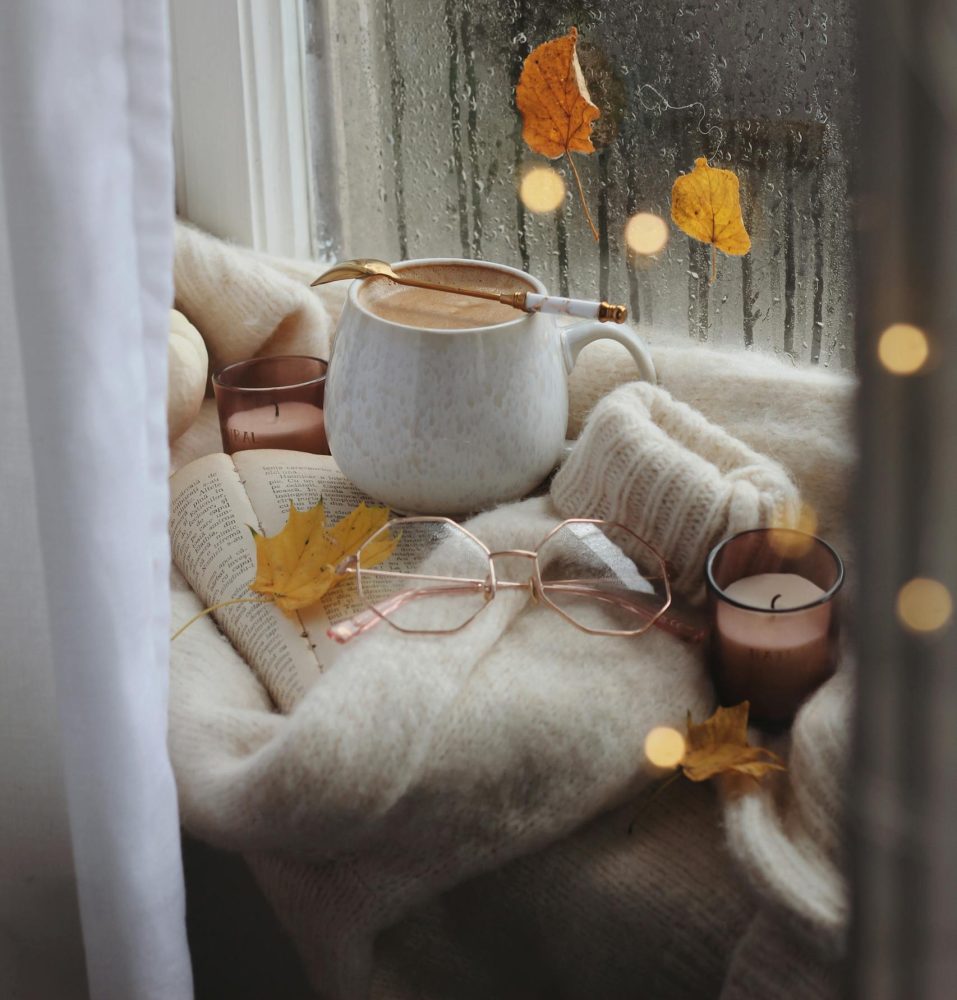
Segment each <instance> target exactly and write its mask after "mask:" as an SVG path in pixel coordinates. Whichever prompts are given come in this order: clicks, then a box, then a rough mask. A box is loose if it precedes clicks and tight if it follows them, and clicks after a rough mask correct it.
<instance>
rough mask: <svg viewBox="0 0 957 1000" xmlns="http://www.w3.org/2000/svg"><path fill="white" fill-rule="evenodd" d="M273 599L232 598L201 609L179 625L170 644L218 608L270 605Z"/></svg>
mask: <svg viewBox="0 0 957 1000" xmlns="http://www.w3.org/2000/svg"><path fill="white" fill-rule="evenodd" d="M272 602H273V598H271V597H234V598H233V599H232V600H231V601H220V603H219V604H214V605H213V606H212V607H211V608H203V610H202V611H200V613H199V614H198V615H193V617H192V618H190V620H189V621H188V622H187V623H186V624H185V625H180V627H179V628H178V629H177V630H176V631H175V632H174V633H173V634H172V635H171V636H170V640H169V641H170V642H173V641H174V640H175V639H178V638H179V637H180V636H181V635H182V634H183V633H184V632H185V631H186V630H187V629H188V628H189V627H190V625H192V624H193V622H198V621H199V620H200V618H202V617H203V615H208V614H210V612H213V611H219V609H220V608H228V607H229V606H230V605H231V604H272Z"/></svg>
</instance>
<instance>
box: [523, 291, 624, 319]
mask: <svg viewBox="0 0 957 1000" xmlns="http://www.w3.org/2000/svg"><path fill="white" fill-rule="evenodd" d="M525 308H526V309H527V310H528V311H529V312H543V313H552V314H557V315H562V316H577V317H578V318H579V319H600V320H605V321H611V322H615V323H622V322H624V321H625V320H626V319H627V318H628V310H627V309H626V308H625V307H624V306H613V305H609V304H608V303H607V302H590V301H588V300H587V299H566V298H562V297H561V296H559V295H538V294H536V293H535V292H529V293H528V294H527V295H526V296H525Z"/></svg>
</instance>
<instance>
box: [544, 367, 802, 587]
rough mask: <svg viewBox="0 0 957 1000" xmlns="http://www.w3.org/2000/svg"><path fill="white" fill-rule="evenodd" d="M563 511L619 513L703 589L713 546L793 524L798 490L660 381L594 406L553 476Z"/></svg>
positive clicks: (679, 583)
mask: <svg viewBox="0 0 957 1000" xmlns="http://www.w3.org/2000/svg"><path fill="white" fill-rule="evenodd" d="M552 500H553V501H554V503H555V507H556V508H557V510H558V511H559V512H560V513H561V514H563V515H565V516H566V517H602V518H605V519H607V520H609V521H618V522H620V523H622V524H624V525H625V526H626V527H628V528H631V530H632V531H634V532H635V533H636V534H638V535H640V536H641V537H642V538H644V539H645V540H646V541H648V542H650V543H651V544H652V545H653V546H654V547H655V548H656V549H658V551H659V552H662V553H666V554H667V559H668V565H669V567H670V568H671V570H672V572H673V573H674V577H673V580H672V583H673V586H674V587H675V589H676V590H677V591H678V592H679V593H685V594H688V595H690V596H692V597H700V596H702V594H703V589H704V578H703V572H704V563H705V559H706V558H707V555H708V552H709V551H710V550H711V548H712V547H713V546H714V545H715V544H717V542H719V541H720V540H721V539H722V538H724V537H725V536H726V535H729V534H733V533H734V532H736V531H742V530H744V529H745V528H755V527H764V526H766V525H768V524H772V523H774V524H779V525H787V526H790V525H792V524H793V523H795V522H796V520H797V517H798V512H799V502H798V492H797V488H796V487H795V485H794V484H793V483H792V482H791V480H790V479H789V478H788V474H787V473H786V472H785V471H784V469H782V468H781V466H780V465H778V463H777V462H774V461H772V460H771V459H769V458H765V457H764V456H763V455H759V454H758V453H757V452H755V451H752V450H751V449H750V448H748V447H747V445H745V444H743V443H742V442H741V441H738V440H737V439H736V438H733V437H731V436H730V435H729V434H727V433H726V432H725V431H723V430H722V429H721V428H720V427H718V426H717V425H716V424H713V423H711V422H710V421H709V420H707V419H706V418H705V417H704V416H702V414H700V413H698V412H697V411H696V410H693V409H692V408H691V407H690V406H687V405H686V404H684V403H680V402H678V401H677V400H675V399H672V397H671V395H670V394H669V393H668V392H667V391H666V390H664V389H661V388H659V387H658V386H653V385H648V384H647V383H644V382H635V383H632V384H630V385H624V386H622V387H621V388H619V389H616V390H615V391H614V392H612V393H611V394H610V395H608V396H607V397H605V399H603V400H602V401H601V402H600V403H599V404H598V405H597V406H596V407H595V409H594V410H593V411H592V413H591V416H589V418H588V420H587V421H586V423H585V427H584V430H583V431H582V436H581V439H580V441H579V443H578V446H577V447H576V448H575V449H574V451H573V452H572V454H571V455H570V456H569V458H568V460H567V461H566V462H565V464H564V465H563V466H562V468H561V469H560V470H559V472H558V475H557V476H556V477H555V480H554V482H553V483H552Z"/></svg>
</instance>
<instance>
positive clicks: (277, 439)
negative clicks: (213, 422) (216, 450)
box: [226, 400, 329, 454]
mask: <svg viewBox="0 0 957 1000" xmlns="http://www.w3.org/2000/svg"><path fill="white" fill-rule="evenodd" d="M226 436H227V438H228V439H229V443H230V447H231V449H232V451H246V450H247V449H250V448H288V449H290V450H291V451H309V452H312V453H313V454H324V453H326V452H328V450H329V446H328V443H327V441H326V424H325V419H324V415H323V412H322V410H321V409H320V408H319V407H318V406H313V405H312V404H311V403H301V402H298V401H295V400H293V401H290V402H282V403H270V404H269V405H268V406H257V407H255V408H254V409H252V410H241V411H239V412H237V413H233V414H230V416H229V417H228V419H227V420H226Z"/></svg>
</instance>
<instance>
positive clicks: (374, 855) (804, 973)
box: [170, 231, 852, 1000]
mask: <svg viewBox="0 0 957 1000" xmlns="http://www.w3.org/2000/svg"><path fill="white" fill-rule="evenodd" d="M180 235H181V242H180V249H179V250H178V259H177V301H178V304H179V306H180V308H182V309H183V311H184V312H186V314H187V315H188V316H189V317H190V319H191V320H192V321H193V322H194V323H196V325H197V326H198V327H199V329H200V331H201V332H202V333H203V335H204V337H205V338H206V341H207V344H208V345H209V346H210V352H211V355H212V356H213V357H216V358H219V359H221V360H227V359H230V358H231V356H232V355H231V351H233V346H232V339H233V338H234V337H235V336H236V330H237V329H239V330H241V331H243V336H244V337H245V338H246V340H245V342H244V345H243V350H242V353H244V354H251V353H256V352H257V351H260V350H270V347H269V343H270V341H272V343H273V346H274V345H275V344H276V343H278V342H280V341H277V340H275V338H276V337H277V331H278V332H279V333H278V335H279V336H280V337H281V338H282V337H285V336H286V334H287V332H288V331H289V330H290V329H291V328H295V329H296V330H297V331H298V333H297V336H299V335H301V336H302V338H304V339H303V346H305V347H306V349H309V350H316V351H318V352H321V351H322V349H323V347H324V345H325V344H326V343H327V338H328V335H329V327H330V320H331V317H332V316H333V315H334V313H335V310H336V300H329V299H326V300H318V301H317V304H316V307H315V308H314V309H313V307H312V306H304V305H303V302H304V301H305V299H304V297H305V298H306V299H308V297H309V295H310V293H308V292H306V291H305V290H304V289H303V287H302V284H301V281H300V283H299V284H298V285H297V284H296V271H297V268H296V267H295V265H289V264H285V265H283V267H284V268H285V272H284V273H281V272H280V270H278V269H277V270H276V271H275V273H270V272H269V266H270V265H269V264H268V262H265V261H263V260H262V259H260V258H256V257H254V256H252V255H249V254H248V253H245V252H242V251H234V250H232V249H230V248H227V247H225V246H223V245H222V244H218V243H215V242H213V241H209V240H208V238H206V237H201V236H198V235H196V234H195V232H194V231H189V232H183V233H181V234H180ZM207 250H208V251H209V254H210V259H211V260H213V263H215V266H213V263H208V264H203V262H204V260H205V255H206V252H207ZM187 253H188V254H189V255H190V256H191V258H192V259H193V261H195V260H196V259H199V261H200V264H203V266H207V267H208V270H207V271H206V272H205V273H206V274H208V275H211V276H213V275H214V276H215V277H214V278H213V277H210V279H209V280H208V281H207V282H206V283H203V282H200V281H198V279H196V277H195V271H194V269H193V265H192V264H190V265H189V266H188V267H187V265H186V263H185V260H186V257H185V256H184V255H185V254H187ZM252 265H255V269H256V270H257V273H258V275H259V278H260V279H262V280H261V283H260V284H259V285H257V288H258V291H257V293H256V295H255V296H254V299H253V301H251V302H250V303H249V305H248V309H249V310H250V312H251V314H254V316H255V323H253V322H247V321H246V320H244V318H243V316H242V315H241V314H240V315H237V312H236V302H235V294H234V293H235V289H236V287H237V285H241V284H242V282H243V280H244V278H243V276H244V274H246V273H247V269H248V268H249V267H250V266H252ZM184 269H185V270H188V271H189V276H190V277H189V280H182V281H181V280H180V276H181V272H182V271H183V270H184ZM311 276H312V269H311V268H310V269H308V270H307V271H306V273H305V274H304V275H302V277H311ZM257 280H259V279H257ZM274 287H275V288H276V289H277V290H278V291H277V293H276V295H275V297H273V296H272V294H271V292H272V289H273V288H274ZM225 299H229V300H230V301H229V302H226V301H224V300H225ZM286 310H292V312H289V313H287V312H286ZM290 315H292V316H294V317H296V318H295V319H294V320H290V319H289V316H290ZM304 316H305V317H307V319H306V320H303V317H304ZM300 323H305V325H304V326H300V325H299V324H300ZM253 330H255V331H256V332H255V335H253V333H251V332H250V331H253ZM281 342H282V343H283V345H284V349H289V348H292V347H295V348H296V349H300V348H299V342H297V341H296V340H295V338H294V337H292V335H289V339H285V340H282V341H281ZM654 354H655V362H656V365H657V367H658V369H659V373H660V377H661V382H662V384H663V385H664V386H665V387H666V389H667V390H668V391H669V392H670V393H671V394H672V395H673V396H674V397H675V398H676V399H678V400H683V401H684V402H685V403H689V404H691V405H693V406H694V407H695V408H696V409H697V410H699V411H700V412H701V413H702V414H703V417H704V418H707V420H708V421H711V422H712V423H714V424H720V425H721V426H722V427H723V428H724V430H725V431H727V432H728V433H729V434H730V435H732V436H733V437H735V438H737V439H739V440H740V441H741V442H743V443H744V445H746V446H747V448H748V449H752V450H753V451H754V452H755V453H757V455H758V456H761V455H763V456H770V457H771V458H773V459H774V461H775V462H776V463H780V465H781V466H782V467H783V468H785V469H787V471H788V473H789V474H790V475H791V476H792V477H793V479H794V481H795V482H796V483H797V484H798V486H799V487H800V489H801V491H802V495H803V496H804V498H805V499H806V500H808V501H809V502H810V503H812V504H813V505H814V507H815V508H816V510H817V511H818V513H819V516H820V519H821V527H820V531H821V533H822V534H824V535H825V536H827V537H828V538H830V539H831V540H833V541H834V542H835V544H836V545H837V547H838V548H839V549H841V550H842V551H844V552H846V542H845V540H844V538H843V535H842V527H843V510H844V503H845V490H846V484H847V481H848V477H849V471H850V463H851V460H852V454H851V450H850V447H849V441H850V436H849V430H848V404H849V399H850V395H851V392H852V384H851V382H850V380H848V379H845V378H842V377H840V376H834V375H830V374H828V373H825V372H802V371H798V370H795V369H793V368H790V367H788V366H785V365H781V364H779V363H777V362H775V361H773V360H772V359H765V358H760V357H755V356H753V355H745V354H743V353H729V354H725V353H712V352H708V351H706V350H703V349H700V348H698V349H687V348H684V347H682V348H677V347H664V346H661V347H658V348H657V349H655V351H654ZM625 357H627V356H625ZM632 372H633V369H632V368H631V366H630V362H628V361H626V360H625V359H624V358H623V357H622V355H621V354H619V353H618V351H617V349H615V348H606V347H604V346H603V345H600V346H596V347H592V348H589V349H588V351H586V352H585V353H584V354H583V356H582V359H581V361H580V363H579V370H578V371H576V374H575V376H574V378H573V382H572V388H571V401H572V430H573V431H574V432H576V433H577V431H578V430H580V426H581V421H582V417H583V416H584V414H585V413H586V412H587V411H588V410H590V409H591V408H592V406H593V404H594V402H596V401H597V399H598V398H600V397H601V396H603V395H605V394H606V393H607V392H608V391H609V390H610V389H611V388H612V387H613V386H614V385H616V384H618V383H621V382H625V381H628V380H629V379H630V378H631V375H632ZM214 435H215V420H214V418H212V417H211V415H210V409H209V405H208V404H207V407H206V411H205V412H204V414H203V416H202V417H201V420H200V421H199V422H198V423H197V425H196V426H195V427H194V428H193V429H192V430H191V431H190V432H188V433H187V434H186V435H185V436H184V438H182V439H180V442H178V444H177V447H176V449H175V450H174V464H177V465H179V464H182V463H183V462H184V461H186V460H188V459H189V458H191V457H195V455H197V454H200V453H202V452H203V451H205V450H212V449H214V448H215V447H216V444H215V436H214ZM735 447H736V448H739V449H740V447H742V446H735ZM737 454H738V456H739V457H740V456H742V455H744V454H745V452H744V451H740V450H739V451H737ZM744 464H745V465H747V464H748V463H747V462H744ZM758 464H759V465H760V464H761V463H760V462H759V463H758ZM767 467H768V468H770V467H771V466H767ZM775 475H777V473H775ZM782 482H783V483H785V484H786V483H787V479H786V477H785V478H784V479H783V480H782ZM781 489H782V491H783V494H787V495H788V496H790V494H789V492H788V487H787V486H786V485H784V486H781ZM786 502H789V501H786ZM583 513H584V512H583ZM559 516H560V515H559V513H558V512H557V511H556V510H554V509H553V508H552V507H551V505H550V502H549V500H548V499H547V498H540V499H537V500H534V501H530V502H526V503H524V504H517V505H511V506H509V507H504V508H500V509H498V510H496V511H492V512H489V513H487V514H483V515H481V516H480V517H479V518H477V519H475V521H474V523H473V524H472V528H473V530H475V531H476V532H477V533H479V534H480V536H481V537H483V538H485V539H486V540H487V541H488V542H489V543H490V544H491V545H492V546H493V547H498V548H506V547H529V546H531V545H534V544H535V543H536V542H537V541H538V539H539V538H540V537H541V536H542V535H543V534H544V532H545V531H546V530H547V528H548V526H549V525H551V524H553V523H554V521H555V520H556V518H558V517H559ZM689 579H690V578H689ZM505 596H508V597H509V599H507V600H506V599H504V597H505ZM495 603H496V605H498V607H494V606H493V607H490V608H489V609H488V611H487V612H486V614H485V615H483V616H481V617H480V618H479V619H478V620H477V621H476V622H475V623H474V624H473V626H471V627H470V629H469V630H468V632H467V633H463V634H462V635H461V636H460V637H458V639H457V640H456V641H454V642H448V641H446V640H444V639H438V640H436V639H434V638H433V639H421V638H419V637H396V636H395V635H393V634H389V633H388V632H387V631H386V630H382V631H381V632H380V633H379V634H378V635H375V634H370V635H369V636H367V637H365V638H364V639H363V640H362V642H357V643H355V644H354V645H353V647H352V648H350V649H347V650H346V652H345V654H344V656H343V657H342V659H341V660H339V661H337V662H336V664H335V666H334V667H333V668H332V669H330V670H329V671H327V673H326V674H324V676H323V677H322V679H321V681H320V683H319V684H317V685H316V687H315V688H314V689H313V691H312V692H311V693H310V695H309V696H308V697H307V699H306V700H305V701H304V702H303V703H302V704H301V705H300V706H299V708H297V710H296V711H295V712H294V713H293V714H292V715H291V716H289V717H282V716H278V715H276V714H275V713H274V712H273V711H272V710H271V706H270V705H269V702H268V699H267V697H266V695H265V693H264V692H263V690H262V688H261V687H260V685H259V684H258V683H257V682H256V681H255V679H254V678H253V676H252V675H251V673H250V672H249V670H248V669H247V668H246V666H245V664H243V663H242V661H241V660H240V659H239V657H238V656H237V655H236V654H235V653H234V652H233V650H232V648H231V647H230V646H229V644H228V643H226V642H225V641H224V640H223V639H222V638H221V637H220V636H219V634H218V633H217V632H216V630H215V628H214V627H213V626H212V625H211V623H209V622H208V621H205V622H201V623H198V624H197V625H196V626H194V627H193V628H192V629H190V630H189V631H188V632H187V633H185V635H184V636H183V637H181V638H180V639H178V640H177V642H176V645H175V647H174V649H173V681H172V703H171V719H170V746H171V753H172V756H173V761H174V766H175V768H176V773H177V779H178V784H179V789H180V797H181V807H182V814H183V820H184V823H185V824H186V826H187V827H188V828H189V829H190V830H191V831H192V832H194V833H195V834H197V835H198V836H201V837H203V838H204V839H207V840H208V841H210V842H211V843H213V844H216V845H219V846H220V847H222V848H225V849H231V850H238V851H242V852H243V853H245V854H246V856H247V858H248V860H249V861H250V864H251V865H252V867H253V870H254V872H255V873H256V875H257V878H258V879H259V881H260V884H261V885H262V887H263V890H264V892H265V893H266V895H267V896H268V897H269V899H270V900H271V902H272V904H273V906H274V908H275V910H276V913H277V915H278V916H279V917H280V919H281V920H282V921H283V923H284V924H285V926H286V927H287V929H288V930H289V932H290V934H291V935H292V937H293V938H294V940H295V941H296V943H297V945H298V947H299V950H300V953H301V955H302V957H303V960H304V962H305V964H306V967H307V969H308V971H309V973H310V976H311V978H312V980H313V982H314V984H315V986H316V989H317V995H319V996H322V997H343V998H361V997H365V996H374V997H377V998H382V1000H385V998H388V1000H404V998H409V1000H411V998H413V997H415V998H436V1000H437V998H440V997H441V998H459V997H461V998H471V997H475V998H479V997H481V998H483V1000H485V998H489V997H496V998H498V997H502V998H509V997H516V998H517V997H519V996H523V997H528V996H543V997H544V996H548V997H553V996H554V997H567V998H579V997H580V998H586V997H588V998H597V997H601V998H616V997H622V998H624V997H634V996H647V997H652V998H655V1000H662V998H670V997H675V998H678V997H686V998H692V997H693V998H703V997H722V998H723V1000H745V998H752V997H753V998H755V1000H756V998H757V997H762V998H782V1000H783V998H789V1000H790V998H802V997H808V998H811V997H824V996H828V995H832V994H835V995H836V993H835V990H836V986H835V978H834V975H833V970H832V969H831V968H830V962H831V961H833V958H834V956H835V955H837V954H838V953H839V950H840V941H841V935H842V931H843V926H844V919H845V908H846V902H845V892H844V887H843V882H842V880H841V878H840V876H839V874H838V868H837V854H838V850H839V836H838V830H839V828H840V805H841V788H842V786H841V781H840V773H841V762H842V761H843V756H844V753H843V750H844V739H845V734H846V713H847V705H848V700H849V699H848V686H847V679H846V677H845V676H844V675H839V676H838V677H837V678H835V680H834V681H832V682H830V683H829V684H828V685H826V686H825V687H824V688H822V689H821V690H820V691H819V692H818V693H817V695H815V697H814V698H813V699H812V700H811V701H810V702H809V703H808V704H807V705H806V706H805V708H804V709H803V710H802V713H801V715H800V717H799V720H798V722H797V724H796V726H795V729H794V745H793V748H792V750H791V755H790V761H791V771H790V772H789V774H788V775H787V777H786V778H784V779H783V780H782V781H781V782H780V787H779V788H778V789H777V792H776V794H772V793H771V789H770V788H768V789H755V788H754V787H753V786H748V787H743V788H733V789H728V790H727V791H726V795H725V801H724V804H723V805H719V803H718V801H717V800H716V798H715V794H714V790H713V789H712V788H711V787H700V786H694V787H692V786H689V785H685V784H682V783H679V784H677V785H675V786H672V789H671V791H670V792H669V793H666V794H665V795H664V796H662V797H661V798H659V799H657V800H656V801H655V802H654V803H653V804H652V805H650V806H648V807H647V808H645V809H644V811H643V812H642V813H641V815H640V817H639V821H638V823H637V826H636V830H635V833H634V834H633V835H632V836H630V837H629V836H627V835H626V832H625V831H626V829H627V826H628V822H629V820H630V819H631V817H632V815H633V814H634V811H635V809H636V805H635V804H634V801H633V800H634V799H635V797H636V795H638V794H639V793H641V792H642V790H644V789H646V788H649V787H650V785H651V783H652V782H653V781H655V780H656V778H657V773H656V772H655V771H654V769H652V768H651V767H650V765H648V764H647V762H646V761H645V760H644V757H643V753H642V746H643V741H644V737H645V734H646V733H647V732H648V730H649V729H650V728H651V727H652V726H654V725H659V724H671V725H681V723H682V720H683V717H684V713H685V712H686V711H687V710H689V709H690V710H691V711H692V712H693V713H694V715H695V716H696V717H701V716H702V715H704V714H705V713H706V712H708V711H710V709H711V707H712V697H713V696H712V694H711V689H710V684H709V683H708V679H707V675H706V672H705V670H704V667H703V663H702V660H701V651H700V650H697V649H694V648H692V647H688V646H685V645H682V644H681V643H679V642H677V641H676V640H674V639H672V638H670V637H669V636H666V635H665V634H663V633H661V632H659V631H657V630H653V632H652V633H649V634H648V635H646V636H645V637H643V638H641V639H640V640H637V641H634V640H616V639H607V640H606V639H604V638H595V637H591V636H586V635H583V634H582V633H579V632H577V631H576V630H575V629H573V628H571V627H570V626H566V625H565V623H562V622H561V621H558V620H557V619H556V618H555V617H554V616H553V615H550V614H549V613H548V612H546V611H545V610H544V609H541V608H535V609H530V608H525V607H523V605H522V599H521V598H520V597H519V596H517V595H503V598H500V599H499V600H497V601H496V602H495ZM197 606H198V605H197V602H196V600H195V598H194V597H193V595H192V594H190V593H189V592H188V589H187V588H186V587H185V585H184V584H183V582H182V580H181V578H179V577H178V575H177V574H174V609H175V610H174V617H175V618H176V620H177V621H182V620H185V618H186V617H187V616H189V615H190V614H192V613H193V611H194V610H196V609H197ZM722 815H723V819H722V818H721V817H722Z"/></svg>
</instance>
